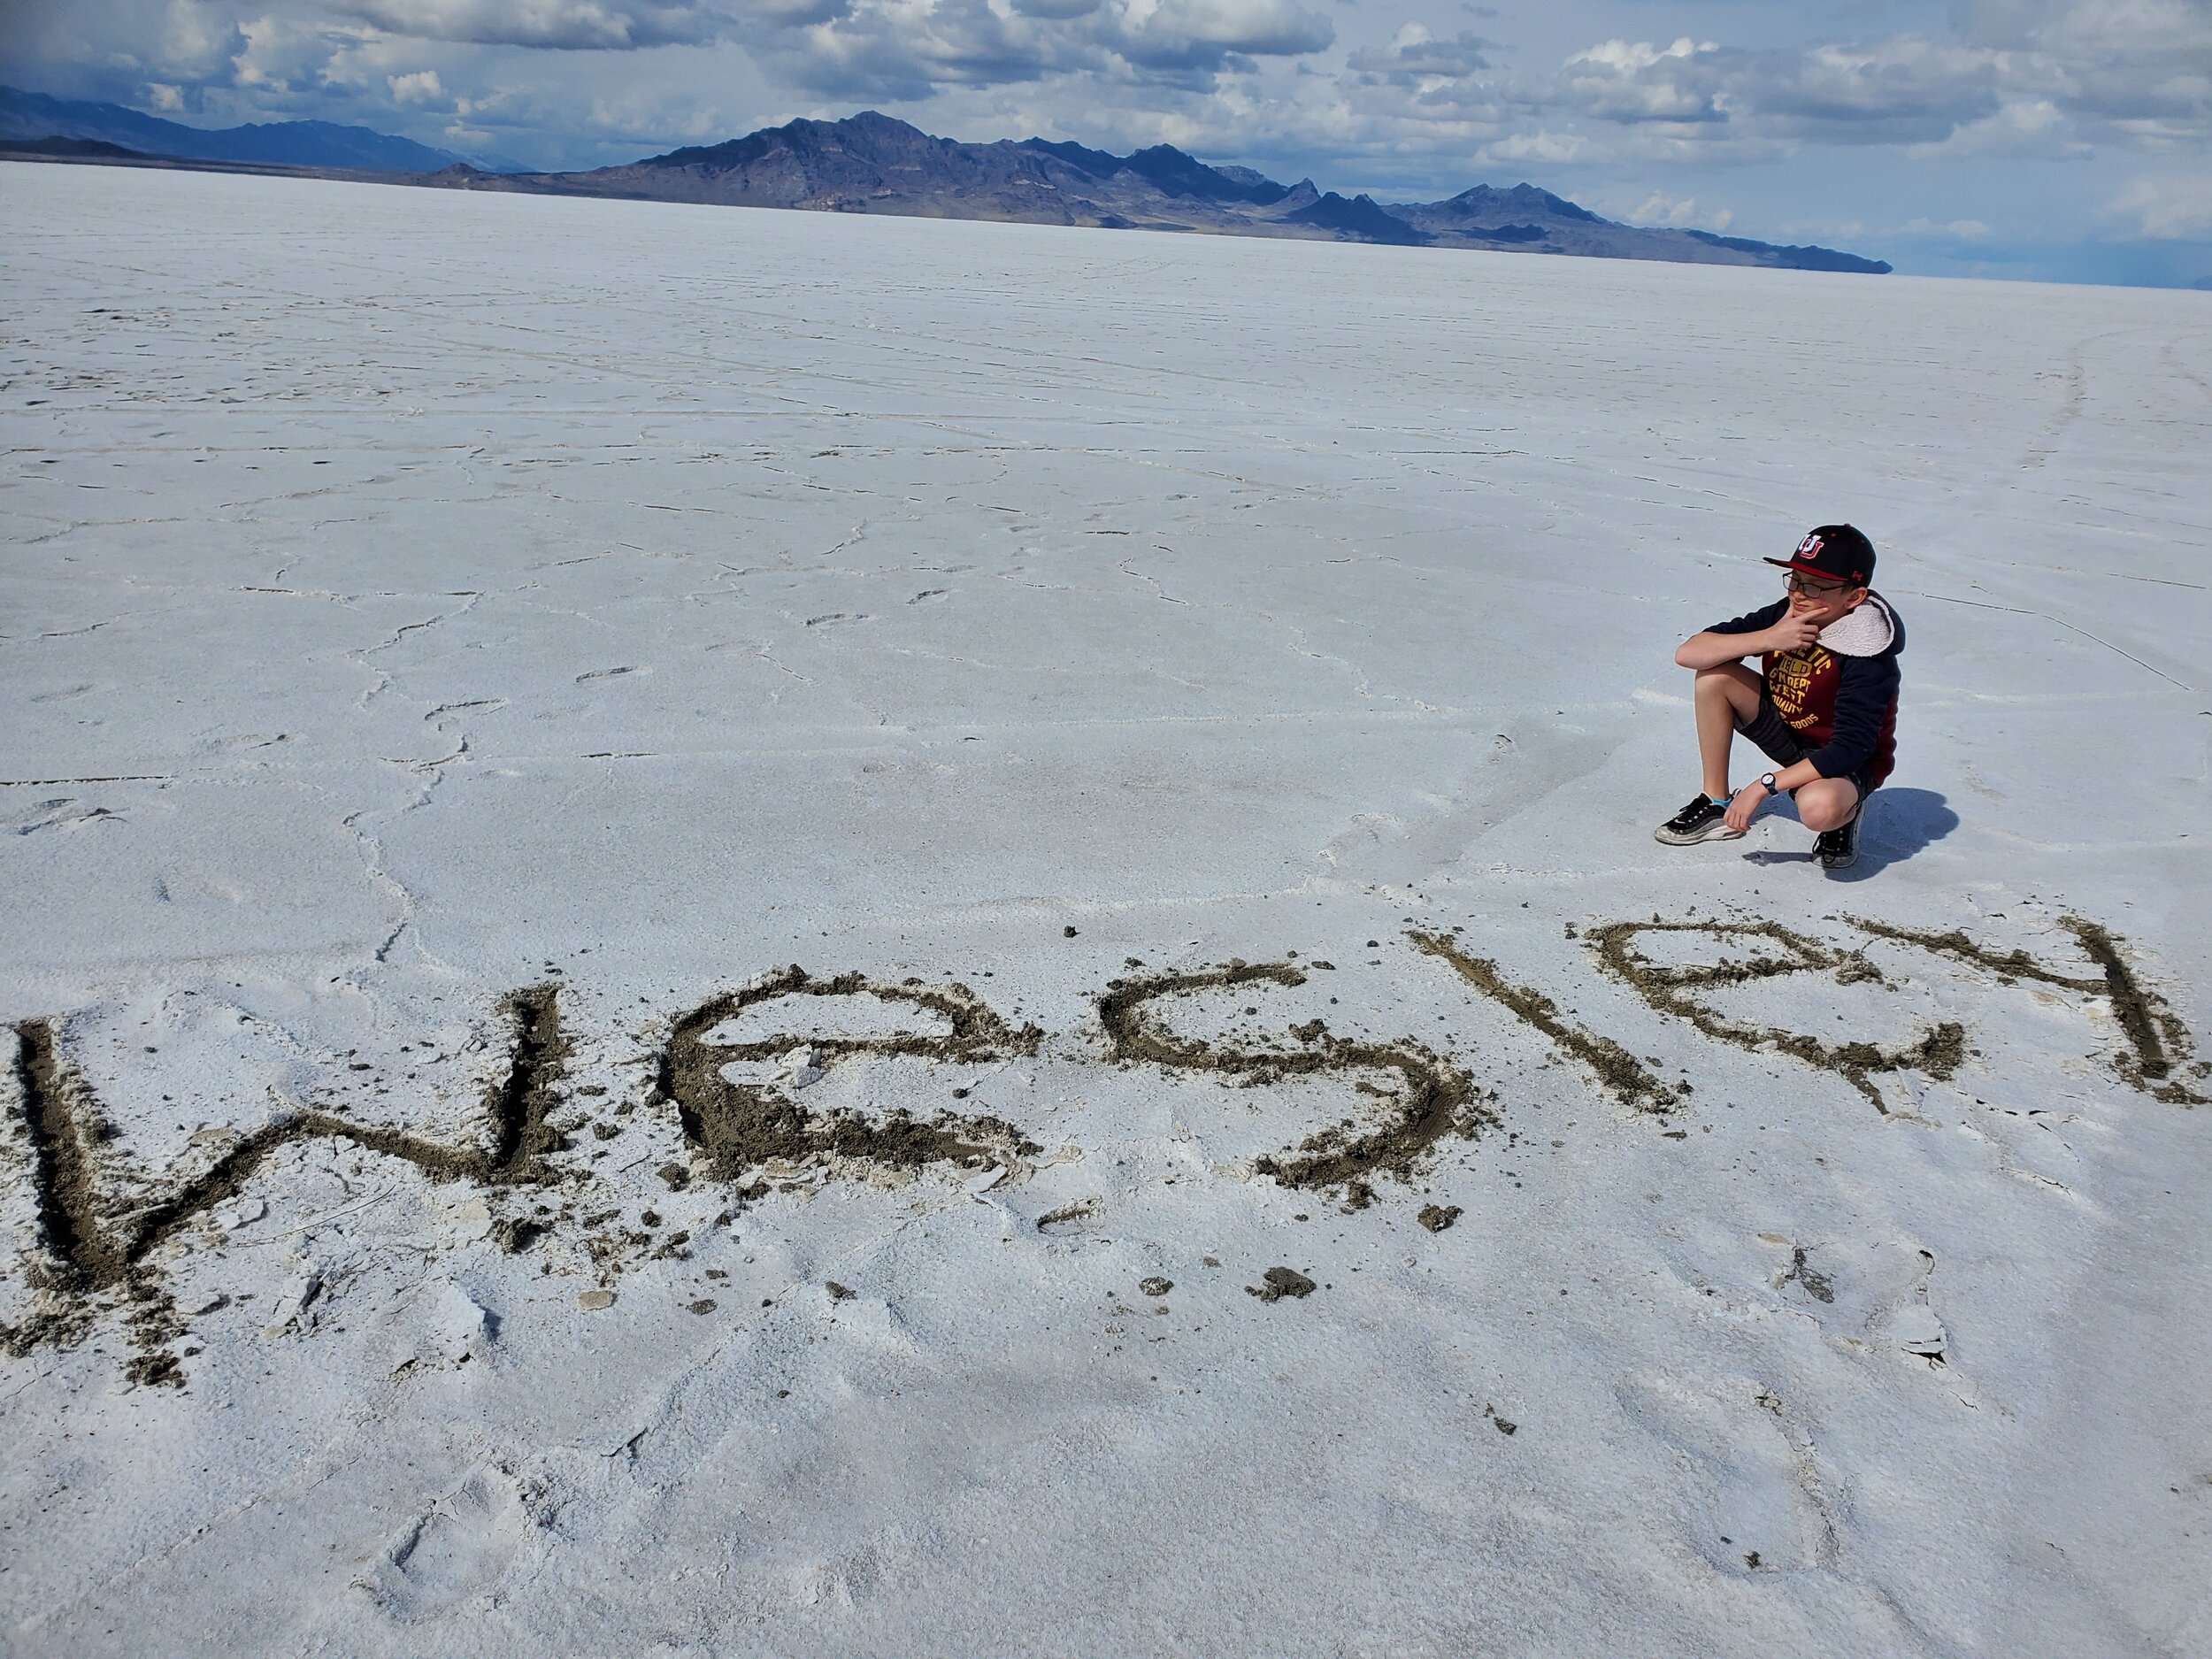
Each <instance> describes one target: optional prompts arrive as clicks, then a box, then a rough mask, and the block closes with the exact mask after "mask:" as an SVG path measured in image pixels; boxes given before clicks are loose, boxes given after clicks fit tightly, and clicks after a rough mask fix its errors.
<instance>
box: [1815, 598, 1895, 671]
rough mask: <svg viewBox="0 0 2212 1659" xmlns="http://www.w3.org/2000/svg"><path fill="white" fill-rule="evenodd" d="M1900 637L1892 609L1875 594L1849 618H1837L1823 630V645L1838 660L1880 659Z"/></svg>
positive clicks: (1821, 634) (1821, 640)
mask: <svg viewBox="0 0 2212 1659" xmlns="http://www.w3.org/2000/svg"><path fill="white" fill-rule="evenodd" d="M1896 637H1897V624H1896V623H1895V621H1894V620H1893V619H1892V618H1891V616H1890V614H1889V607H1888V606H1887V605H1886V604H1884V603H1882V602H1881V601H1880V600H1879V599H1878V598H1876V597H1875V596H1874V595H1872V594H1869V595H1867V596H1866V603H1864V604H1863V605H1861V606H1860V607H1859V608H1858V609H1857V610H1856V611H1852V612H1851V613H1850V615H1848V616H1843V617H1838V618H1836V619H1835V620H1834V621H1833V622H1831V623H1830V624H1829V625H1828V626H1826V627H1824V628H1823V629H1821V631H1820V642H1821V643H1822V644H1823V645H1824V646H1826V647H1827V648H1828V649H1830V650H1832V651H1833V652H1834V653H1835V654H1836V655H1837V656H1839V657H1879V656H1880V655H1881V654H1882V653H1883V652H1884V651H1886V650H1887V649H1889V646H1890V641H1892V640H1894V639H1895V638H1896Z"/></svg>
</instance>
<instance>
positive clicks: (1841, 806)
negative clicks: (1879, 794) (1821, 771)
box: [1797, 789, 1859, 834]
mask: <svg viewBox="0 0 2212 1659" xmlns="http://www.w3.org/2000/svg"><path fill="white" fill-rule="evenodd" d="M1858 807H1859V803H1858V800H1857V798H1856V797H1855V795H1852V794H1851V792H1850V791H1849V790H1836V789H1824V790H1822V791H1821V792H1820V793H1819V794H1818V795H1810V796H1808V795H1799V796H1798V800H1797V817H1798V821H1799V822H1800V823H1801V824H1803V825H1804V826H1805V827H1806V828H1807V829H1809V830H1811V831H1812V832H1813V833H1816V834H1819V833H1824V832H1825V831H1828V830H1832V829H1839V828H1841V827H1842V826H1844V825H1846V824H1848V823H1849V822H1850V821H1851V815H1852V814H1853V813H1854V812H1855V811H1857V810H1858Z"/></svg>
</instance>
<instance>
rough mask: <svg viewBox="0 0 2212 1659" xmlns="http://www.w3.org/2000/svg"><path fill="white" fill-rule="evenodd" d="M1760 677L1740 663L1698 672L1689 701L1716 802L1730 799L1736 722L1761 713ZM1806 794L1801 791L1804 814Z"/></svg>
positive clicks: (1707, 784)
mask: <svg viewBox="0 0 2212 1659" xmlns="http://www.w3.org/2000/svg"><path fill="white" fill-rule="evenodd" d="M1759 690H1760V680H1759V676H1758V675H1756V674H1755V673H1754V672H1751V670H1749V669H1748V668H1746V667H1745V666H1744V665H1743V664H1741V663H1723V664H1721V665H1720V666H1719V667H1717V668H1701V669H1699V670H1698V671H1697V680H1696V682H1695V684H1694V686H1693V687H1692V688H1691V699H1690V700H1691V702H1692V703H1694V704H1695V705H1696V707H1697V757H1698V760H1699V763H1700V764H1701V765H1702V766H1703V767H1704V769H1705V793H1706V794H1707V795H1710V796H1712V797H1713V799H1715V800H1716V801H1725V800H1726V799H1727V798H1728V795H1729V788H1728V749H1729V746H1730V744H1732V743H1733V742H1734V741H1735V738H1736V722H1737V720H1738V719H1739V718H1742V719H1746V720H1748V719H1750V718H1752V717H1753V716H1754V715H1755V714H1757V713H1758V712H1759ZM1844 787H1846V788H1847V789H1848V788H1850V786H1849V785H1848V784H1846V785H1845V786H1844ZM1853 793H1854V795H1855V794H1856V792H1855V791H1854V792H1853ZM1803 794H1804V792H1803V791H1802V790H1801V791H1799V795H1800V797H1801V802H1800V806H1799V811H1800V812H1801V813H1802V811H1803V810H1804V809H1803V805H1802V795H1803Z"/></svg>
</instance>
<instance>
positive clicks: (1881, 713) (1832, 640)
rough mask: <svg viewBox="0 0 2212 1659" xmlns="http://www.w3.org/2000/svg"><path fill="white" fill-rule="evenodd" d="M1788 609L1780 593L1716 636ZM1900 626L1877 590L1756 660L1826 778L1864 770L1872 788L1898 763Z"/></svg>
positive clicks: (1764, 624)
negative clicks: (1801, 642)
mask: <svg viewBox="0 0 2212 1659" xmlns="http://www.w3.org/2000/svg"><path fill="white" fill-rule="evenodd" d="M1788 609H1789V601H1788V600H1787V599H1786V598H1785V599H1778V600H1776V601H1775V602H1774V603H1772V604H1770V605H1762V606H1760V607H1759V609H1758V610H1756V611H1748V612H1747V613H1746V614H1744V615H1743V616H1740V617H1737V618H1733V619H1732V620H1730V621H1727V622H1717V623H1715V624H1714V625H1713V626H1712V628H1711V629H1710V630H1709V632H1711V633H1714V634H1757V633H1759V632H1761V631H1762V630H1763V629H1766V628H1770V627H1772V626H1774V625H1775V624H1776V623H1777V622H1778V621H1780V620H1781V619H1782V614H1783V612H1784V611H1787V610H1788ZM1903 649H1905V625H1904V623H1903V622H1902V621H1901V620H1900V619H1899V618H1898V615H1897V613H1896V612H1895V611H1893V610H1892V609H1890V605H1889V602H1888V601H1887V600H1886V599H1884V598H1883V597H1882V596H1881V595H1879V594H1872V593H1870V594H1869V595H1867V598H1866V603H1864V604H1863V605H1861V606H1859V608H1858V609H1857V610H1855V611H1851V612H1850V613H1849V614H1847V615H1846V616H1842V617H1839V618H1836V620H1835V621H1833V622H1832V623H1830V624H1829V625H1828V626H1826V627H1824V628H1823V629H1822V630H1821V631H1820V635H1819V637H1818V638H1817V639H1816V640H1814V641H1813V642H1812V643H1811V644H1809V645H1808V646H1806V647H1804V649H1801V650H1795V651H1769V652H1768V653H1767V654H1766V655H1765V656H1764V657H1762V658H1761V659H1760V671H1761V676H1762V678H1763V680H1764V682H1765V696H1766V700H1767V701H1768V702H1769V703H1772V704H1773V705H1774V711H1775V712H1776V713H1777V714H1778V715H1780V716H1781V717H1782V718H1783V719H1784V720H1786V722H1788V724H1789V727H1790V729H1791V730H1792V731H1793V732H1795V733H1797V738H1798V741H1800V742H1801V743H1802V744H1804V746H1805V748H1806V749H1808V750H1809V753H1808V754H1807V755H1806V757H1805V758H1806V759H1808V760H1809V761H1811V762H1812V763H1813V768H1814V770H1815V771H1816V772H1819V773H1820V775H1821V776H1822V777H1824V778H1841V777H1847V776H1848V775H1850V774H1851V773H1854V772H1864V773H1865V775H1866V780H1867V783H1868V784H1869V786H1870V787H1871V786H1872V785H1875V784H1878V783H1880V782H1881V781H1882V780H1884V779H1885V778H1886V777H1888V776H1889V774H1890V771H1891V769H1892V768H1893V766H1894V765H1895V764H1897V691H1898V687H1899V686H1900V684H1901V682H1902V679H1903V677H1902V675H1901V673H1900V672H1899V671H1898V667H1897V657H1898V654H1899V653H1900V652H1901V651H1902V650H1903Z"/></svg>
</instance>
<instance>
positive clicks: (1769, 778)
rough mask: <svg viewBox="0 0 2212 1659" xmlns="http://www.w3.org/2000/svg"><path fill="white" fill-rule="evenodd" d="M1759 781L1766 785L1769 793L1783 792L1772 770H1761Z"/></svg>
mask: <svg viewBox="0 0 2212 1659" xmlns="http://www.w3.org/2000/svg"><path fill="white" fill-rule="evenodd" d="M1759 781H1760V782H1761V783H1763V784H1764V785H1765V786H1766V790H1767V793H1768V794H1769V795H1779V794H1781V793H1782V788H1781V786H1780V785H1779V784H1778V783H1776V782H1775V781H1774V774H1773V773H1772V772H1761V773H1760V774H1759Z"/></svg>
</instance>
